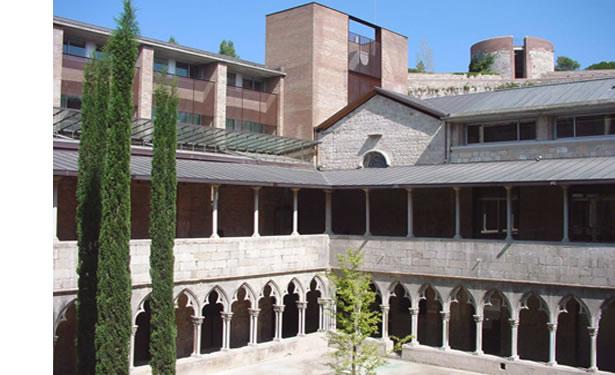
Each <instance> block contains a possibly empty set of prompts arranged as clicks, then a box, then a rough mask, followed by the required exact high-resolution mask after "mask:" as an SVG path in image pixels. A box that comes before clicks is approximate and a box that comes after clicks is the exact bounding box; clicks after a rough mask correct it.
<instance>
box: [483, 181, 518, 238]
mask: <svg viewBox="0 0 615 375" xmlns="http://www.w3.org/2000/svg"><path fill="white" fill-rule="evenodd" d="M503 190H504V189H502V188H496V189H494V188H479V189H476V193H475V199H476V202H477V205H476V206H475V208H474V212H475V215H476V216H475V217H476V222H475V223H476V224H475V225H474V228H475V229H474V233H475V235H476V236H477V237H478V238H481V237H485V238H504V237H505V236H506V192H505V191H503ZM511 199H512V233H513V234H517V233H518V227H519V220H518V217H519V214H518V212H519V199H518V194H517V193H516V192H515V189H513V191H512V197H511Z"/></svg>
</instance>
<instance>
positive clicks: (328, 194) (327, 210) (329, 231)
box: [325, 190, 333, 234]
mask: <svg viewBox="0 0 615 375" xmlns="http://www.w3.org/2000/svg"><path fill="white" fill-rule="evenodd" d="M332 193H333V192H332V191H331V190H325V233H326V234H333V227H332V225H331V194H332Z"/></svg>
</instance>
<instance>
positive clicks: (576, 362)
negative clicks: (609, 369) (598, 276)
mask: <svg viewBox="0 0 615 375" xmlns="http://www.w3.org/2000/svg"><path fill="white" fill-rule="evenodd" d="M560 308H562V311H561V312H560V314H559V316H558V317H557V333H556V344H555V350H556V351H555V360H556V361H557V363H559V364H562V365H568V366H573V367H589V331H588V330H587V327H588V326H589V319H588V317H589V315H588V314H587V308H586V307H585V306H583V305H582V304H581V303H580V302H579V301H578V300H577V299H576V298H574V297H570V298H567V299H564V300H563V301H562V302H561V303H560Z"/></svg>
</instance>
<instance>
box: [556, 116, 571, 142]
mask: <svg viewBox="0 0 615 375" xmlns="http://www.w3.org/2000/svg"><path fill="white" fill-rule="evenodd" d="M555 130H556V134H557V138H570V137H574V119H573V118H572V117H566V118H558V119H557V120H555Z"/></svg>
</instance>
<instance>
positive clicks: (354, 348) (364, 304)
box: [329, 250, 384, 375]
mask: <svg viewBox="0 0 615 375" xmlns="http://www.w3.org/2000/svg"><path fill="white" fill-rule="evenodd" d="M338 262H339V267H340V271H339V273H338V274H335V273H332V274H331V275H330V280H331V281H332V284H333V285H334V287H335V294H333V293H332V294H333V295H335V297H334V301H335V307H336V309H337V311H336V318H337V330H336V331H334V332H330V333H329V340H330V343H331V344H332V346H333V347H334V348H335V349H336V350H335V352H334V353H333V354H332V356H333V361H332V362H331V363H329V366H330V367H331V368H332V369H333V370H334V371H335V373H336V374H351V375H356V374H375V371H376V368H378V367H379V366H381V365H382V364H384V359H383V358H382V357H381V356H380V355H379V354H378V346H377V345H376V344H375V343H372V342H369V341H366V339H367V338H368V337H369V336H370V335H372V334H374V333H375V332H376V331H377V330H378V324H379V322H380V316H379V313H377V312H375V311H371V310H370V305H371V304H372V303H373V301H374V300H375V298H376V293H375V292H374V291H372V289H371V288H370V283H371V276H370V275H369V274H367V273H365V272H362V271H360V270H359V268H360V267H361V264H362V262H363V258H362V254H361V252H360V251H356V250H348V251H347V252H346V254H340V255H339V256H338Z"/></svg>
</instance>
